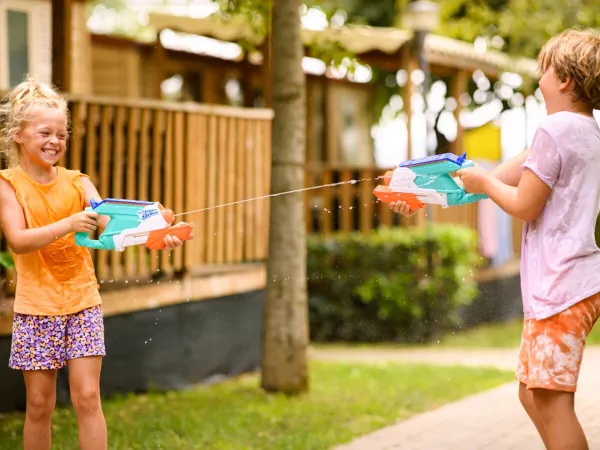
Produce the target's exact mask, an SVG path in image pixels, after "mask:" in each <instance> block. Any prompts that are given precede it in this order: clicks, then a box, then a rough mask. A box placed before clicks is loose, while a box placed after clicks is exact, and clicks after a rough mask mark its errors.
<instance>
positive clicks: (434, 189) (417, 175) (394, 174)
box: [373, 153, 488, 211]
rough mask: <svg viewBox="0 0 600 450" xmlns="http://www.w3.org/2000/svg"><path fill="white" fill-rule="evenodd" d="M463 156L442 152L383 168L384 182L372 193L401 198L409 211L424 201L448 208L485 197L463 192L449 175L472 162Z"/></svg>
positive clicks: (390, 199)
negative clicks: (390, 167) (391, 169)
mask: <svg viewBox="0 0 600 450" xmlns="http://www.w3.org/2000/svg"><path fill="white" fill-rule="evenodd" d="M466 158H467V154H466V153H463V154H462V155H460V156H457V155H455V154H453V153H444V154H442V155H433V156H427V157H424V158H417V159H412V160H410V161H406V162H404V163H402V164H399V165H398V167H396V168H395V169H394V170H393V171H388V172H386V174H385V175H384V176H383V180H384V185H380V186H377V187H376V188H375V190H374V191H373V194H375V196H376V197H377V198H378V199H379V200H381V201H382V202H385V203H390V202H398V201H404V202H406V203H408V205H409V206H410V208H411V210H413V211H416V210H417V209H421V208H423V207H424V206H425V203H429V204H434V205H440V206H442V208H448V207H449V206H457V205H466V204H467V203H473V202H477V201H479V200H483V199H486V198H488V196H487V195H485V194H469V193H467V192H466V191H465V188H464V187H463V186H462V184H461V183H460V180H458V179H457V178H454V177H452V176H451V175H450V174H451V173H452V172H456V171H457V170H460V169H466V168H467V167H472V166H473V165H474V164H475V163H474V162H473V161H471V160H468V159H466Z"/></svg>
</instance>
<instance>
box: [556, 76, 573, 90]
mask: <svg viewBox="0 0 600 450" xmlns="http://www.w3.org/2000/svg"><path fill="white" fill-rule="evenodd" d="M572 88H573V79H572V78H571V77H569V76H567V77H566V78H565V79H564V81H561V82H560V84H559V85H558V89H559V90H561V91H570V90H571V89H572Z"/></svg>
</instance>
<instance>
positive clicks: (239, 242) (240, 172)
mask: <svg viewBox="0 0 600 450" xmlns="http://www.w3.org/2000/svg"><path fill="white" fill-rule="evenodd" d="M237 120H238V126H237V139H236V152H237V158H236V159H237V165H236V171H235V174H236V176H235V179H236V185H235V188H236V189H235V192H236V193H235V197H236V201H238V202H239V201H242V200H244V194H245V192H246V158H247V155H246V151H245V150H246V121H245V120H240V119H237ZM234 208H235V209H234V211H235V231H236V232H235V235H234V237H233V247H234V249H235V252H234V259H233V260H234V261H235V262H242V261H243V259H244V237H245V236H244V234H245V228H244V223H245V222H244V210H245V204H244V203H238V204H237V205H235V206H234Z"/></svg>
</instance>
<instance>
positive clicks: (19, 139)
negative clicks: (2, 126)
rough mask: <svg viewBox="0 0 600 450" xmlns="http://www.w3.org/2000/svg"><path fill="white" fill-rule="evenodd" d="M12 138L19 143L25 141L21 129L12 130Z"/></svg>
mask: <svg viewBox="0 0 600 450" xmlns="http://www.w3.org/2000/svg"><path fill="white" fill-rule="evenodd" d="M12 138H13V141H15V142H16V143H17V144H22V143H23V138H22V137H21V130H14V131H13V132H12Z"/></svg>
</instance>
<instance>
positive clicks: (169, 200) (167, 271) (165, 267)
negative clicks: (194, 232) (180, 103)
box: [160, 111, 175, 276]
mask: <svg viewBox="0 0 600 450" xmlns="http://www.w3.org/2000/svg"><path fill="white" fill-rule="evenodd" d="M173 114H174V113H173V112H172V111H169V112H168V113H167V129H166V136H165V150H164V153H165V156H164V165H163V186H164V187H163V189H164V190H163V203H162V204H163V205H165V206H166V207H167V208H172V207H173V206H172V205H173V186H174V183H173V167H174V156H173V153H174V149H173V145H174V142H173V141H174V137H173V133H174V130H175V123H174V122H175V118H174V117H173ZM171 256H172V255H170V254H169V253H167V252H163V254H162V257H161V258H160V271H161V272H162V274H164V275H166V276H171V275H172V274H173V266H172V264H171Z"/></svg>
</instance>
